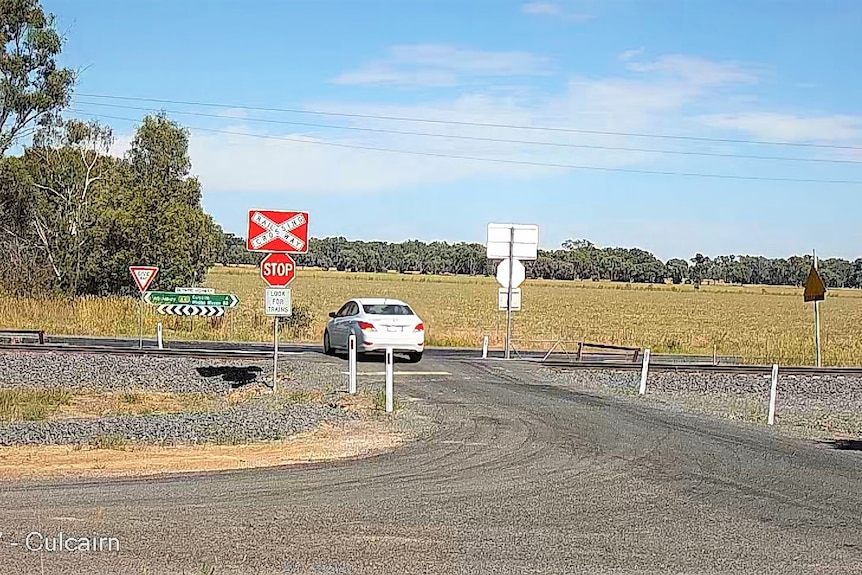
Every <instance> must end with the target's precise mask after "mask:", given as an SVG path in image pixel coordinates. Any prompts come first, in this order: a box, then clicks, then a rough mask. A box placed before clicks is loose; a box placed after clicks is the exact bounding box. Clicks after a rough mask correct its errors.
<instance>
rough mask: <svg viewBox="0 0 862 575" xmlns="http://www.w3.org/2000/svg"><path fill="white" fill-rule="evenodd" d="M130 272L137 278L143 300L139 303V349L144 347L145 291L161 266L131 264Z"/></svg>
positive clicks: (136, 283)
mask: <svg viewBox="0 0 862 575" xmlns="http://www.w3.org/2000/svg"><path fill="white" fill-rule="evenodd" d="M129 272H131V274H132V279H133V280H135V285H137V286H138V289H139V290H140V291H141V301H140V302H139V303H138V328H139V332H138V349H144V297H143V296H144V292H146V291H147V288H148V287H150V284H151V283H152V282H153V279H154V278H155V277H156V274H157V273H159V268H157V267H155V266H129Z"/></svg>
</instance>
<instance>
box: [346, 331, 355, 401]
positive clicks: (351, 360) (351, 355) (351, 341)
mask: <svg viewBox="0 0 862 575" xmlns="http://www.w3.org/2000/svg"><path fill="white" fill-rule="evenodd" d="M347 342H348V343H347V364H348V366H349V367H348V371H349V372H350V375H349V376H348V377H349V383H348V384H347V392H348V393H356V334H353V333H351V334H350V337H348V338H347Z"/></svg>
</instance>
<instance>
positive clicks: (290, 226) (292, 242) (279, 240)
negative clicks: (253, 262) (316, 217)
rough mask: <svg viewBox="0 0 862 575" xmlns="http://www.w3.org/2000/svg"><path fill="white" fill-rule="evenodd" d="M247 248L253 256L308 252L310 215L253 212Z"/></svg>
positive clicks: (249, 219)
mask: <svg viewBox="0 0 862 575" xmlns="http://www.w3.org/2000/svg"><path fill="white" fill-rule="evenodd" d="M246 242H247V244H246V248H248V250H249V251H252V252H283V253H296V254H304V253H307V252H308V212H289V211H284V210H249V212H248V239H247V240H246Z"/></svg>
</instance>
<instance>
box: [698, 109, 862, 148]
mask: <svg viewBox="0 0 862 575" xmlns="http://www.w3.org/2000/svg"><path fill="white" fill-rule="evenodd" d="M700 121H701V122H702V123H703V124H704V125H706V126H710V127H714V128H722V129H727V130H733V131H737V132H743V133H744V134H746V135H747V136H749V137H754V138H757V139H760V140H781V141H785V142H831V143H852V142H859V141H862V116H851V115H807V116H806V115H799V114H783V113H776V112H746V113H739V114H706V115H703V116H701V118H700Z"/></svg>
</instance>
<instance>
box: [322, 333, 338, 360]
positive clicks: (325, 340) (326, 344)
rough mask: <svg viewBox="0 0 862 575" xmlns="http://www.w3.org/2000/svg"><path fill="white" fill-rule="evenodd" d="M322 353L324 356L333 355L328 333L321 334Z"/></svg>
mask: <svg viewBox="0 0 862 575" xmlns="http://www.w3.org/2000/svg"><path fill="white" fill-rule="evenodd" d="M323 353H325V354H326V355H335V350H334V349H332V344H331V343H330V342H329V332H328V331H325V332H323Z"/></svg>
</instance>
